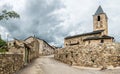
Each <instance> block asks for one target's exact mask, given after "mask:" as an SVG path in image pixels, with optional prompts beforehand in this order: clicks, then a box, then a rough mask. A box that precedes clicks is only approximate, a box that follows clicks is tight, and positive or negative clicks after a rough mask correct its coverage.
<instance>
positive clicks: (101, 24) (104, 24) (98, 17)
mask: <svg viewBox="0 0 120 74" xmlns="http://www.w3.org/2000/svg"><path fill="white" fill-rule="evenodd" d="M93 29H94V31H97V30H104V32H103V35H108V18H107V15H106V13H104V11H103V9H102V7H101V6H99V7H98V9H97V11H96V13H95V14H94V15H93Z"/></svg>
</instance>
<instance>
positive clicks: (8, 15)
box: [0, 10, 20, 20]
mask: <svg viewBox="0 0 120 74" xmlns="http://www.w3.org/2000/svg"><path fill="white" fill-rule="evenodd" d="M9 18H20V15H19V14H17V13H16V12H15V11H7V10H3V11H2V13H0V20H3V19H6V20H8V19H9Z"/></svg>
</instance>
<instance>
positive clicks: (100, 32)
mask: <svg viewBox="0 0 120 74" xmlns="http://www.w3.org/2000/svg"><path fill="white" fill-rule="evenodd" d="M109 42H110V43H111V42H114V37H111V36H108V18H107V15H106V13H104V11H103V10H102V8H101V6H99V8H98V9H97V11H96V13H95V14H94V15H93V32H89V33H84V34H80V35H75V36H68V37H66V38H65V39H64V46H65V47H67V46H73V45H86V44H98V43H109Z"/></svg>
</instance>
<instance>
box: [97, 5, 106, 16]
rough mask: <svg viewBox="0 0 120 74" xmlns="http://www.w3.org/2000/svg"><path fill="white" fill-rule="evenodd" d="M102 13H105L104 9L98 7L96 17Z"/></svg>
mask: <svg viewBox="0 0 120 74" xmlns="http://www.w3.org/2000/svg"><path fill="white" fill-rule="evenodd" d="M101 13H104V11H103V9H102V7H101V6H99V7H98V9H97V11H96V12H95V15H99V14H101Z"/></svg>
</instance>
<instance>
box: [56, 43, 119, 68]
mask: <svg viewBox="0 0 120 74" xmlns="http://www.w3.org/2000/svg"><path fill="white" fill-rule="evenodd" d="M54 58H55V59H57V60H60V61H62V62H64V63H67V64H70V65H78V66H84V67H95V68H107V67H109V66H114V67H116V66H120V44H118V43H110V44H99V45H86V46H85V45H83V46H81V45H77V46H70V47H66V48H63V49H61V50H56V51H55V56H54Z"/></svg>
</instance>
